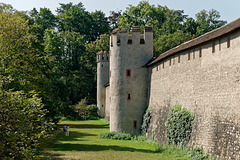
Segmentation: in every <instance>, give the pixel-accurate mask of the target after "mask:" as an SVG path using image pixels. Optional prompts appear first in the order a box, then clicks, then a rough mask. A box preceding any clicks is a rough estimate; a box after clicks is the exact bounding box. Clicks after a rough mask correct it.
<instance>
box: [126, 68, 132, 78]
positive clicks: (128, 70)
mask: <svg viewBox="0 0 240 160" xmlns="http://www.w3.org/2000/svg"><path fill="white" fill-rule="evenodd" d="M126 76H127V77H130V76H131V69H127V70H126Z"/></svg>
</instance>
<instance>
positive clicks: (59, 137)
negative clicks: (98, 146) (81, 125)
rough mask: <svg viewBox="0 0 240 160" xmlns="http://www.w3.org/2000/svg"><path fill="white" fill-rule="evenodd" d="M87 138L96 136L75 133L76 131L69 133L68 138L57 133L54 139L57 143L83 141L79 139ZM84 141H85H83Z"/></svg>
mask: <svg viewBox="0 0 240 160" xmlns="http://www.w3.org/2000/svg"><path fill="white" fill-rule="evenodd" d="M89 136H97V134H89V133H82V132H76V131H70V132H69V136H65V134H64V133H63V132H62V133H59V134H58V135H57V137H56V138H55V140H56V141H55V142H57V141H83V140H81V138H84V137H89ZM84 141H86V140H84Z"/></svg>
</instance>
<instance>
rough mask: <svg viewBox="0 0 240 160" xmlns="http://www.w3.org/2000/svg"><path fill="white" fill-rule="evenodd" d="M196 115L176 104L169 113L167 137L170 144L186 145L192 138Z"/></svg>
mask: <svg viewBox="0 0 240 160" xmlns="http://www.w3.org/2000/svg"><path fill="white" fill-rule="evenodd" d="M193 123H194V115H193V114H192V113H191V112H190V111H188V110H187V109H186V108H182V107H181V105H179V104H176V105H174V106H173V107H172V109H171V110H170V111H169V113H168V120H167V125H166V128H167V138H168V143H169V144H175V145H181V146H186V145H187V143H188V142H189V140H190V137H191V133H192V126H193Z"/></svg>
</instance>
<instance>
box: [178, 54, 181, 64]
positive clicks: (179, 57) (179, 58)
mask: <svg viewBox="0 0 240 160" xmlns="http://www.w3.org/2000/svg"><path fill="white" fill-rule="evenodd" d="M180 56H181V55H180V54H179V55H178V63H180Z"/></svg>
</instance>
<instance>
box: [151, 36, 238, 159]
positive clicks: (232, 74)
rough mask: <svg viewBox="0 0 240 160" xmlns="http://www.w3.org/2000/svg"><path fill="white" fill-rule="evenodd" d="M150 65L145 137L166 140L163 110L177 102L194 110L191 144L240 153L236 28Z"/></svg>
mask: <svg viewBox="0 0 240 160" xmlns="http://www.w3.org/2000/svg"><path fill="white" fill-rule="evenodd" d="M148 69H149V79H150V80H149V81H150V88H149V106H150V107H151V108H152V119H151V124H150V127H149V129H148V133H147V134H148V136H149V137H152V136H153V137H155V140H157V141H158V142H161V143H166V142H167V138H166V122H167V114H168V111H169V110H170V109H171V107H172V106H173V105H174V104H176V103H178V104H181V105H182V106H183V107H185V108H188V109H189V110H191V111H192V112H193V113H194V114H195V123H194V127H193V132H192V137H191V142H190V145H192V146H197V147H203V149H204V150H205V151H206V152H209V153H210V154H215V155H218V156H220V157H226V158H228V159H240V141H239V138H240V31H235V32H231V33H228V34H226V35H223V36H221V37H219V38H216V39H214V40H211V41H208V42H205V43H203V44H200V45H198V46H194V47H192V48H189V49H187V50H184V51H181V52H180V53H176V54H173V55H171V56H170V57H166V58H165V59H163V60H161V61H160V62H158V63H157V64H154V65H152V66H150V67H149V68H148Z"/></svg>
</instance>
